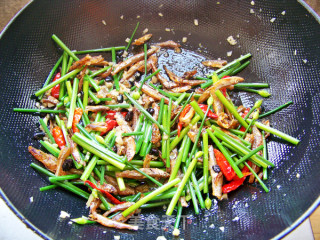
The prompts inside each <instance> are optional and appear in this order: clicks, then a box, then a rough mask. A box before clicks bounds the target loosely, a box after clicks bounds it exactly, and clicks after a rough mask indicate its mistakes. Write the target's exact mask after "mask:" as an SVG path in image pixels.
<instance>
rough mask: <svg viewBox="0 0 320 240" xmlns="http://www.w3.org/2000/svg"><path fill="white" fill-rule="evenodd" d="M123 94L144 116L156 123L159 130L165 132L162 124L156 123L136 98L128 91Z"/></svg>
mask: <svg viewBox="0 0 320 240" xmlns="http://www.w3.org/2000/svg"><path fill="white" fill-rule="evenodd" d="M124 95H125V96H126V97H127V98H128V99H129V100H130V102H132V103H133V104H134V105H135V106H136V107H137V108H138V109H139V110H140V111H141V112H142V113H143V114H144V115H145V116H146V118H148V119H149V120H150V121H151V122H152V123H154V124H156V125H157V126H158V127H159V128H160V130H161V131H163V132H165V133H167V130H166V129H164V128H163V126H162V125H160V124H159V123H158V121H156V120H155V119H154V118H153V117H152V116H151V115H150V113H148V112H147V110H145V109H144V107H142V106H141V105H140V104H139V103H138V102H137V101H136V100H134V99H133V98H132V97H131V96H130V95H129V94H128V93H126V92H125V93H124Z"/></svg>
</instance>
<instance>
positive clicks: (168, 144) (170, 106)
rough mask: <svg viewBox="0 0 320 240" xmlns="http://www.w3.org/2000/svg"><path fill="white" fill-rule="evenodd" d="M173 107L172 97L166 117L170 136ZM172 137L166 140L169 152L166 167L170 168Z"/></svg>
mask: <svg viewBox="0 0 320 240" xmlns="http://www.w3.org/2000/svg"><path fill="white" fill-rule="evenodd" d="M171 109H172V98H170V99H169V105H168V115H167V119H166V121H167V122H166V127H167V131H168V134H167V137H168V138H169V136H170V121H171ZM169 149H170V139H167V141H166V150H167V154H166V167H167V168H169V167H170V150H169Z"/></svg>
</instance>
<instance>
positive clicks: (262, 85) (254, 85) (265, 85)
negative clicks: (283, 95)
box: [234, 83, 269, 88]
mask: <svg viewBox="0 0 320 240" xmlns="http://www.w3.org/2000/svg"><path fill="white" fill-rule="evenodd" d="M234 87H235V88H238V87H247V88H268V87H269V83H237V84H236V85H234Z"/></svg>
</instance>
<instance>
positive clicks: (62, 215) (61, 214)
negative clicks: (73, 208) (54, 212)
mask: <svg viewBox="0 0 320 240" xmlns="http://www.w3.org/2000/svg"><path fill="white" fill-rule="evenodd" d="M59 217H60V218H67V217H68V218H69V217H70V214H69V213H67V212H65V211H61V212H60V216H59Z"/></svg>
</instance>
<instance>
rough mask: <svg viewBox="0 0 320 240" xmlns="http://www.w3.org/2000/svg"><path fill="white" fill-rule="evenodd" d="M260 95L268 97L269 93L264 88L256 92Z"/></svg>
mask: <svg viewBox="0 0 320 240" xmlns="http://www.w3.org/2000/svg"><path fill="white" fill-rule="evenodd" d="M257 93H258V94H259V95H260V96H261V97H269V96H270V95H271V94H270V93H268V92H267V91H265V90H260V91H258V92H257Z"/></svg>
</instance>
